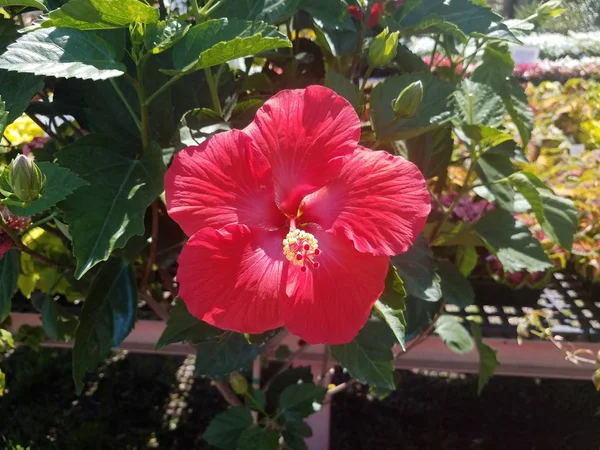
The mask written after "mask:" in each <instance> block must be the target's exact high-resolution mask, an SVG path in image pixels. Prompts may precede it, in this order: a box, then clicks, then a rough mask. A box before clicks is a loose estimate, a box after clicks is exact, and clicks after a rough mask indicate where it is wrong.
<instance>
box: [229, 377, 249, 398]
mask: <svg viewBox="0 0 600 450" xmlns="http://www.w3.org/2000/svg"><path fill="white" fill-rule="evenodd" d="M229 383H230V384H231V387H232V388H233V391H234V392H235V393H236V394H238V395H244V394H245V393H247V392H248V380H246V377H245V376H244V375H242V374H241V373H239V372H231V373H230V374H229Z"/></svg>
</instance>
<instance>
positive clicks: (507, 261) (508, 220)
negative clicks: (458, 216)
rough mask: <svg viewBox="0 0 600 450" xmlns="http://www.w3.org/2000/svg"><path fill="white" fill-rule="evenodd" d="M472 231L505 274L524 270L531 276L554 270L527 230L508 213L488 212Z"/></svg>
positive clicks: (500, 211)
mask: <svg viewBox="0 0 600 450" xmlns="http://www.w3.org/2000/svg"><path fill="white" fill-rule="evenodd" d="M475 231H476V232H477V234H478V235H479V237H480V238H481V239H482V240H483V242H484V243H485V245H486V247H487V248H488V250H489V251H490V252H492V253H493V254H494V255H496V257H497V258H498V259H499V260H500V262H501V263H502V266H504V269H505V270H506V271H507V272H510V273H512V272H519V271H520V270H523V269H525V270H527V271H529V272H530V273H533V272H542V271H544V270H546V269H551V268H552V267H554V264H552V262H551V261H550V260H549V259H548V256H547V255H546V253H544V249H543V248H542V246H541V245H540V243H539V242H538V241H537V240H536V239H535V238H534V237H533V235H532V234H531V232H530V231H529V230H528V229H527V227H526V226H525V225H524V224H523V223H521V222H519V221H517V220H516V219H515V218H514V217H513V216H512V214H511V213H509V212H507V211H504V210H502V209H495V210H493V211H490V212H488V213H487V214H486V215H485V216H483V218H482V219H481V220H479V222H477V223H476V224H475Z"/></svg>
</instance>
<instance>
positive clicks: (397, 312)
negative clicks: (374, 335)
mask: <svg viewBox="0 0 600 450" xmlns="http://www.w3.org/2000/svg"><path fill="white" fill-rule="evenodd" d="M373 307H374V308H375V311H377V313H379V315H380V316H381V317H382V318H383V320H384V321H385V323H387V325H388V327H390V330H392V333H394V337H395V338H396V340H397V341H398V343H399V344H400V345H401V346H402V349H404V348H405V344H406V339H405V336H406V327H405V325H406V319H405V318H404V309H393V308H391V307H389V306H387V305H386V304H384V303H382V302H381V300H377V301H376V302H375V305H374V306H373Z"/></svg>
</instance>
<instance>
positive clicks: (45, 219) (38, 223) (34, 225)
mask: <svg viewBox="0 0 600 450" xmlns="http://www.w3.org/2000/svg"><path fill="white" fill-rule="evenodd" d="M57 215H58V213H57V212H56V211H54V212H53V213H51V214H49V215H47V216H46V217H44V218H42V219H40V220H38V221H36V222H33V223H32V224H31V225H29V226H28V227H27V230H25V232H27V231H29V230H33V229H34V228H37V227H39V226H40V225H43V224H45V223H46V222H50V221H51V220H52V219H54V218H55V217H56V216H57Z"/></svg>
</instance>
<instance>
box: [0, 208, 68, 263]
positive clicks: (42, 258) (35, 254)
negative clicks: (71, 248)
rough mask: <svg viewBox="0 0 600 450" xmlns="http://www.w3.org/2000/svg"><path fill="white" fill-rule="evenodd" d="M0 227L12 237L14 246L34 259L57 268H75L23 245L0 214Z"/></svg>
mask: <svg viewBox="0 0 600 450" xmlns="http://www.w3.org/2000/svg"><path fill="white" fill-rule="evenodd" d="M0 228H2V231H4V233H6V235H7V236H8V237H9V238H11V239H12V241H13V242H14V244H15V247H17V250H19V251H21V252H23V253H26V254H28V255H30V256H31V257H32V258H35V259H37V260H39V261H41V262H43V263H44V264H47V265H49V266H52V267H56V268H57V269H65V270H71V271H73V270H75V267H73V266H71V265H70V264H61V263H59V262H56V261H53V260H51V259H50V258H46V257H45V256H44V255H40V254H39V253H38V252H36V251H35V250H31V249H30V248H29V247H27V246H26V245H24V244H23V243H22V242H21V239H20V238H19V235H18V234H17V233H16V232H15V231H14V230H13V229H12V228H10V227H9V226H8V224H7V223H6V222H5V221H4V219H2V218H1V216H0Z"/></svg>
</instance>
